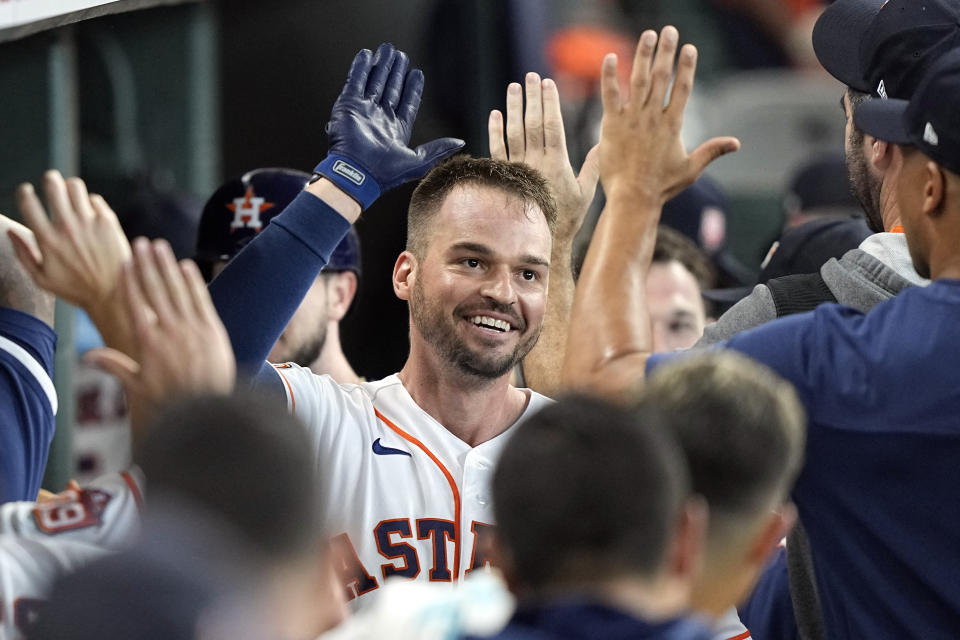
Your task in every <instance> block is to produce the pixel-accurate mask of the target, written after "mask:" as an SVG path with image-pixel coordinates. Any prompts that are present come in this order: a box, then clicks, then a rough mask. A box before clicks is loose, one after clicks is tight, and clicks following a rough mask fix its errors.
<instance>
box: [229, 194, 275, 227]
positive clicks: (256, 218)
mask: <svg viewBox="0 0 960 640" xmlns="http://www.w3.org/2000/svg"><path fill="white" fill-rule="evenodd" d="M273 205H274V203H272V202H267V201H266V200H264V199H263V198H260V197H257V195H256V194H255V193H254V192H253V187H247V192H246V194H244V196H243V197H242V198H234V199H233V202H231V203H230V204H228V205H227V209H230V211H233V222H231V223H230V231H231V232H232V231H236V230H237V229H253V230H254V231H256V232H259V231H260V230H261V229H262V228H263V223H262V222H261V221H260V214H261V213H263V212H264V211H266V210H267V209H270V208H272V207H273Z"/></svg>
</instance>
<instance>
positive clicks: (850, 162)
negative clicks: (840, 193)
mask: <svg viewBox="0 0 960 640" xmlns="http://www.w3.org/2000/svg"><path fill="white" fill-rule="evenodd" d="M847 173H848V174H849V177H850V191H851V192H852V193H853V195H854V197H855V198H856V199H857V201H858V202H859V203H860V207H861V208H862V209H863V213H864V215H866V218H867V226H868V227H870V230H871V231H873V232H874V233H880V232H881V231H886V229H884V228H883V216H882V215H881V212H880V180H878V179H877V178H876V177H874V175H873V174H872V173H870V168H869V166H867V158H866V155H865V154H864V152H863V131H860V130H859V129H857V128H856V127H854V128H853V131H852V132H851V134H850V146H849V149H848V151H847Z"/></svg>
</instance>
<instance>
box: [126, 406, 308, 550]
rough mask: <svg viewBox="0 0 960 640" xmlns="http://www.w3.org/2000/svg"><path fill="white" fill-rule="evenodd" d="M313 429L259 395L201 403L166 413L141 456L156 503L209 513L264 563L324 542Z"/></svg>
mask: <svg viewBox="0 0 960 640" xmlns="http://www.w3.org/2000/svg"><path fill="white" fill-rule="evenodd" d="M310 451H312V447H311V446H310V443H309V439H308V437H307V434H306V430H305V429H304V427H303V425H302V424H301V423H300V421H299V420H297V419H296V418H295V417H293V416H292V415H290V414H289V413H288V411H287V409H286V407H285V406H283V405H281V404H280V403H277V402H274V401H271V400H269V399H266V398H262V397H259V396H257V395H256V394H253V395H251V394H246V395H244V396H239V395H236V396H229V397H222V396H209V397H203V396H200V397H194V398H189V399H184V400H181V401H178V402H176V403H173V404H171V405H169V406H167V407H165V408H164V409H162V410H161V411H160V412H159V414H158V415H157V417H156V418H155V420H154V424H153V428H152V429H151V430H150V432H149V434H148V435H147V437H146V438H145V440H144V442H143V445H142V447H141V448H140V450H139V451H138V455H137V460H138V462H139V464H140V466H141V468H142V469H143V472H144V475H145V476H146V479H147V486H148V493H149V500H150V501H151V502H152V501H153V499H154V498H157V499H159V500H173V501H178V502H185V503H187V504H190V505H193V506H196V507H199V508H201V509H205V510H206V511H208V512H210V513H212V514H215V515H216V516H219V518H220V519H222V520H223V521H225V522H226V523H228V524H229V525H230V526H232V527H233V528H234V529H235V530H236V532H237V533H238V534H239V535H240V536H242V538H243V539H244V540H245V541H246V542H247V543H249V544H250V545H251V546H252V548H253V549H255V550H257V551H260V552H262V553H263V554H264V557H272V558H283V557H290V556H293V555H296V554H298V553H301V552H304V551H308V550H309V549H310V548H311V545H312V544H313V543H314V542H315V541H316V540H317V536H318V526H317V525H318V521H317V514H316V509H317V507H318V500H319V498H318V496H319V488H318V480H317V477H316V476H317V474H316V473H315V472H314V466H313V460H312V456H311V455H310Z"/></svg>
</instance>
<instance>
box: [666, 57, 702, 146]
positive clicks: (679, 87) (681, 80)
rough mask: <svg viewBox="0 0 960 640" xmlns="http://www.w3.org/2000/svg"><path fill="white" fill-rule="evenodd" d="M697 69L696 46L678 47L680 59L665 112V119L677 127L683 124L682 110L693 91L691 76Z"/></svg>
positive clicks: (692, 76)
mask: <svg viewBox="0 0 960 640" xmlns="http://www.w3.org/2000/svg"><path fill="white" fill-rule="evenodd" d="M696 71H697V48H696V47H694V46H693V45H692V44H685V45H683V47H682V48H681V49H680V61H679V62H678V63H677V77H676V79H675V80H674V81H673V89H671V91H670V104H668V105H667V108H666V110H665V113H666V115H667V119H668V120H669V121H670V122H671V124H672V125H673V126H674V127H675V128H676V129H677V130H679V129H680V126H681V125H682V124H683V110H684V109H685V108H686V106H687V100H688V99H689V98H690V93H691V92H692V91H693V78H694V75H695V74H696Z"/></svg>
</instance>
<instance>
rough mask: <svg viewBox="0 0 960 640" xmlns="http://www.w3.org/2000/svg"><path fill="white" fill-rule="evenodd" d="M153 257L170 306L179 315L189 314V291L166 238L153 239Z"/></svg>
mask: <svg viewBox="0 0 960 640" xmlns="http://www.w3.org/2000/svg"><path fill="white" fill-rule="evenodd" d="M153 258H154V261H155V263H156V265H157V272H158V273H159V274H160V278H161V280H162V281H163V284H164V288H165V290H166V293H167V296H168V299H169V301H170V308H171V309H172V310H173V312H174V313H175V314H176V315H178V316H180V317H183V316H185V315H189V313H190V310H191V308H192V306H193V303H192V301H191V297H190V292H189V291H188V290H187V284H186V282H185V281H184V279H183V274H182V273H181V271H180V265H178V264H177V259H176V257H175V256H174V255H173V249H171V248H170V245H169V243H167V241H166V240H156V241H154V243H153Z"/></svg>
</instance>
